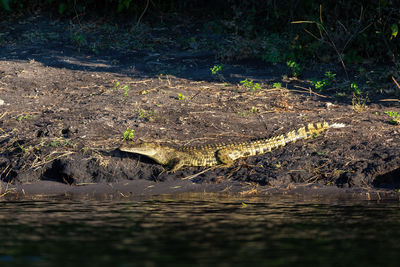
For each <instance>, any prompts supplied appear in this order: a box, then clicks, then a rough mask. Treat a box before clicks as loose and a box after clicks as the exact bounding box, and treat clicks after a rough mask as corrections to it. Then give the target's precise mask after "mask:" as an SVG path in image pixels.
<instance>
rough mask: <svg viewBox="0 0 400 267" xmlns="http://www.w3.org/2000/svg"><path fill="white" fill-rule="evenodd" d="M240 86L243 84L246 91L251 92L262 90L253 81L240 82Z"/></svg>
mask: <svg viewBox="0 0 400 267" xmlns="http://www.w3.org/2000/svg"><path fill="white" fill-rule="evenodd" d="M240 84H242V85H243V86H244V87H245V88H246V89H248V90H250V91H256V90H261V86H260V84H259V83H255V82H254V81H253V80H248V79H245V80H243V81H240Z"/></svg>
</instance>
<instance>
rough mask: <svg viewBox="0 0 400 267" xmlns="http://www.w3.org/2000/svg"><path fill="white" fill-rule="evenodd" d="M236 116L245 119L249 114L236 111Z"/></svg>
mask: <svg viewBox="0 0 400 267" xmlns="http://www.w3.org/2000/svg"><path fill="white" fill-rule="evenodd" d="M238 115H239V116H241V117H247V116H248V115H249V112H247V111H243V112H240V111H238Z"/></svg>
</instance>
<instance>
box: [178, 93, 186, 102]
mask: <svg viewBox="0 0 400 267" xmlns="http://www.w3.org/2000/svg"><path fill="white" fill-rule="evenodd" d="M178 100H181V101H183V100H185V96H184V95H183V94H181V93H179V94H178Z"/></svg>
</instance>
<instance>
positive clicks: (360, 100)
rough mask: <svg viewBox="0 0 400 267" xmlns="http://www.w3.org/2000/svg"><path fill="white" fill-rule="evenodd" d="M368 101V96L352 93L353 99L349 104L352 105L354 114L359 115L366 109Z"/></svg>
mask: <svg viewBox="0 0 400 267" xmlns="http://www.w3.org/2000/svg"><path fill="white" fill-rule="evenodd" d="M368 101H369V98H368V94H366V95H365V96H364V95H363V94H361V93H360V94H356V93H355V92H353V98H352V99H351V103H352V105H353V110H354V111H355V112H358V113H361V112H363V111H364V110H365V109H366V108H367V102H368Z"/></svg>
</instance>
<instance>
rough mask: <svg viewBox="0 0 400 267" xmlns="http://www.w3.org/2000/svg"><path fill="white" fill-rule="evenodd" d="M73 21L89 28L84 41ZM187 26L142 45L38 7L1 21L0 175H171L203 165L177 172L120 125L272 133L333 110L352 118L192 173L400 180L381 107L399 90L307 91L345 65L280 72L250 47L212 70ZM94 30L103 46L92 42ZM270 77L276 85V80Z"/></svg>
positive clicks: (78, 180) (233, 135)
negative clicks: (137, 145)
mask: <svg viewBox="0 0 400 267" xmlns="http://www.w3.org/2000/svg"><path fill="white" fill-rule="evenodd" d="M128 26H129V25H128ZM102 27H103V28H102ZM76 28H79V29H80V30H82V31H83V30H84V34H85V39H84V40H80V39H79V38H78V37H79V35H77V34H76ZM195 29H196V25H195V24H193V25H192V24H188V25H185V24H180V25H174V26H173V27H172V26H171V27H165V28H152V29H144V30H143V31H142V32H140V33H138V35H137V40H136V39H135V40H136V41H137V42H139V41H140V42H142V43H140V44H143V42H144V43H145V44H146V45H140V44H137V45H136V46H135V47H129V42H128V43H127V40H126V38H128V37H126V36H125V35H123V34H122V33H121V32H124V31H123V29H122V27H121V29H116V30H114V31H113V32H109V31H107V30H105V29H104V26H102V25H100V24H96V23H87V24H84V25H82V24H81V25H76V24H71V22H69V21H53V20H49V19H47V18H45V17H42V16H32V17H30V18H26V19H18V20H15V21H0V99H1V100H0V104H1V105H0V144H1V148H0V175H1V180H2V181H3V182H5V183H12V184H27V183H34V182H38V181H40V180H47V181H49V180H50V181H57V182H60V183H67V184H72V185H79V184H84V183H104V182H107V183H111V182H123V181H126V180H149V181H156V182H167V183H166V184H170V183H171V182H173V181H177V180H181V179H183V178H187V177H189V176H192V175H195V174H197V173H199V172H200V171H202V170H204V168H192V167H190V168H185V169H183V170H180V171H178V172H176V173H173V174H172V173H168V172H166V171H164V169H163V167H162V166H160V165H158V164H156V163H154V162H153V161H151V160H150V159H147V158H144V157H140V156H137V155H133V154H128V153H123V152H120V151H119V150H118V147H119V145H120V144H121V142H122V141H123V138H122V136H123V133H124V132H125V130H126V129H127V128H130V129H134V130H135V132H134V138H141V139H144V140H146V141H156V142H162V143H165V144H170V145H177V146H180V145H199V144H209V143H216V142H230V141H245V140H251V139H255V138H260V137H270V136H275V135H278V134H282V133H285V132H287V131H290V130H293V129H297V128H300V127H302V126H303V125H305V124H307V123H310V122H319V121H328V122H338V123H345V124H346V125H347V127H345V128H341V129H330V130H328V131H327V132H325V133H323V134H321V135H320V136H317V137H315V138H313V139H309V140H305V141H299V142H296V143H294V144H289V145H287V146H285V147H284V148H280V149H277V150H275V151H273V152H272V153H269V154H265V155H260V156H257V157H251V158H247V159H244V160H242V161H238V162H237V163H236V164H235V165H234V166H232V167H230V168H217V169H214V170H210V171H207V172H204V173H203V174H200V175H198V176H196V177H194V178H192V179H191V181H192V182H193V183H195V184H207V185H209V184H215V185H218V184H220V183H224V185H226V183H229V182H232V184H233V183H235V184H237V183H241V184H243V185H246V184H247V185H248V183H250V184H252V185H257V186H256V188H258V189H257V190H259V191H260V192H261V191H262V190H265V189H266V188H283V187H285V186H288V185H290V184H298V183H304V184H318V185H319V186H333V187H339V188H358V189H359V188H362V189H363V190H370V191H374V190H381V189H389V190H393V189H398V188H399V187H400V140H399V137H400V128H399V126H396V125H392V124H390V123H389V117H388V116H387V115H386V114H384V112H385V111H395V112H400V103H399V102H398V101H396V99H394V100H392V101H382V100H384V98H391V99H393V98H394V97H393V95H384V94H374V93H371V94H370V95H369V102H366V106H363V103H364V100H365V96H364V97H363V96H361V97H359V99H358V100H357V99H353V102H352V96H351V94H350V93H348V94H347V95H345V96H342V97H339V96H338V94H337V88H335V85H333V86H331V88H330V89H326V90H325V91H322V92H320V93H318V94H317V93H314V92H313V91H311V90H310V88H313V87H312V86H311V85H310V83H309V78H311V77H322V76H323V74H324V72H325V71H326V70H330V71H332V72H335V73H338V77H337V78H338V80H340V79H341V78H343V77H344V74H343V71H342V69H341V67H340V64H336V63H335V64H332V65H326V64H324V65H322V64H319V65H311V64H310V65H309V66H306V69H305V71H304V72H303V75H302V76H301V77H302V78H301V79H300V78H288V77H287V76H286V75H287V73H288V70H287V68H286V66H285V65H284V64H282V65H280V64H277V65H272V64H269V63H265V62H262V61H258V60H247V61H241V62H231V63H225V64H224V65H223V69H222V71H221V73H219V74H218V75H212V74H211V71H210V68H211V67H213V66H214V65H216V64H219V63H220V62H219V61H218V60H216V57H215V53H214V51H213V50H211V49H205V48H204V47H203V46H201V45H199V46H196V45H193V44H192V45H185V43H184V42H183V44H182V43H179V41H178V40H180V38H189V37H190V36H193V35H195V36H196V37H197V35H199V36H200V33H197V32H196V30H195ZM191 32H194V33H192V34H190V33H191ZM196 34H197V35H196ZM74 36H75V38H74ZM77 36H78V37H77ZM97 38H98V39H99V40H100V41H101V44H102V46H97V47H93V45H92V44H96V42H95V41H96V40H97ZM129 38H132V37H129ZM140 38H141V39H140ZM213 38H215V37H213ZM219 38H223V37H219ZM144 40H147V42H148V43H146V42H145V41H144ZM129 41H130V42H134V40H131V39H129ZM214 41H215V42H218V39H214ZM358 67H359V66H355V67H354V69H356V68H358ZM364 67H365V68H367V67H369V68H373V67H374V66H364ZM349 72H350V74H352V68H351V67H349ZM245 79H249V80H254V83H255V82H257V83H259V84H260V86H261V88H262V89H255V90H254V91H252V90H250V89H248V88H246V87H245V86H243V85H242V84H240V81H242V80H245ZM275 82H280V83H282V87H283V89H282V88H281V89H276V88H273V83H275ZM392 87H393V89H394V88H395V85H394V84H393V85H392ZM179 94H182V95H183V96H184V99H179ZM357 101H358V103H357ZM224 188H225V187H224ZM244 188H245V189H244V190H248V188H247V187H245V186H244Z"/></svg>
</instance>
